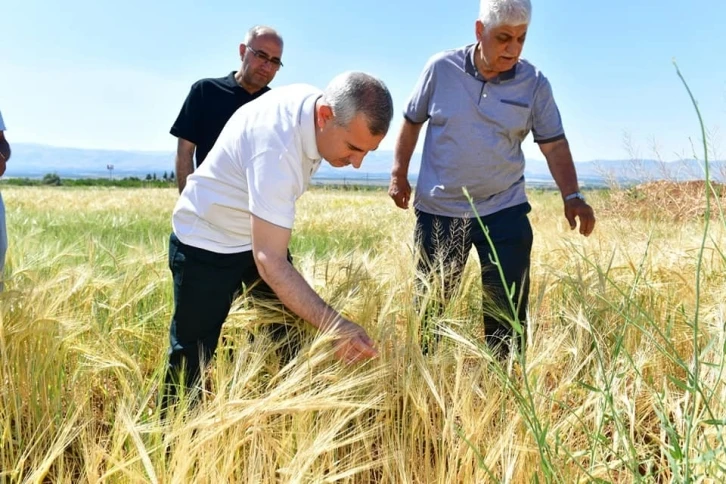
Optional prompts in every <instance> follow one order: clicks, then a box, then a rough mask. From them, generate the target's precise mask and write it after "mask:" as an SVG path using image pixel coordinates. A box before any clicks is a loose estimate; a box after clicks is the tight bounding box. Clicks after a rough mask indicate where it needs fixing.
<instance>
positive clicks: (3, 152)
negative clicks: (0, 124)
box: [0, 131, 11, 176]
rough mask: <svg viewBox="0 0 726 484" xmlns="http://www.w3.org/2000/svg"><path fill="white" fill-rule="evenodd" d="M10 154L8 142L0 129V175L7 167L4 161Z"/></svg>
mask: <svg viewBox="0 0 726 484" xmlns="http://www.w3.org/2000/svg"><path fill="white" fill-rule="evenodd" d="M10 155H11V150H10V143H8V140H7V138H5V132H4V131H0V176H2V175H4V174H5V169H6V167H7V165H6V163H7V161H8V160H9V159H10Z"/></svg>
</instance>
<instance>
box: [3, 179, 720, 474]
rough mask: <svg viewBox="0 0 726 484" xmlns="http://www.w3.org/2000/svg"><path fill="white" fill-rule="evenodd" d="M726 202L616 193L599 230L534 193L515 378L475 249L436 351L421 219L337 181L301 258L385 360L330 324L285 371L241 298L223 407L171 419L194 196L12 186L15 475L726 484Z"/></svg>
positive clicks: (209, 403)
mask: <svg viewBox="0 0 726 484" xmlns="http://www.w3.org/2000/svg"><path fill="white" fill-rule="evenodd" d="M686 192H687V193H686ZM704 193H705V192H704V191H703V189H702V187H701V188H696V189H693V188H689V189H688V190H686V191H684V192H683V193H680V194H679V192H678V191H675V192H674V191H672V190H670V189H668V190H665V189H664V188H663V187H657V186H653V185H651V186H648V187H640V189H639V190H636V189H630V190H627V191H615V192H607V191H600V192H597V193H595V194H593V196H592V197H591V198H592V204H593V206H594V207H595V209H596V215H597V216H598V225H597V227H596V229H595V233H594V234H593V235H592V236H591V237H589V238H587V239H585V238H583V237H581V236H579V235H578V234H576V233H575V232H571V231H570V230H569V228H568V227H567V222H566V220H565V219H564V217H563V216H562V213H561V212H562V206H561V202H560V200H559V198H558V195H557V194H555V193H554V192H546V191H545V192H541V191H537V192H532V193H531V194H530V196H531V203H532V205H533V211H532V213H531V220H532V224H533V227H534V232H535V247H534V253H533V269H532V291H531V307H530V318H529V325H528V332H529V336H528V339H529V345H528V347H527V349H526V353H525V354H524V356H523V357H521V358H516V359H515V358H512V359H510V360H508V361H506V362H504V363H503V364H500V363H498V362H496V361H494V360H493V359H492V358H491V356H490V354H489V352H488V350H487V349H486V348H485V347H483V346H482V345H481V343H480V341H481V339H480V333H481V331H480V321H481V311H482V310H481V298H482V294H481V288H480V287H479V279H478V273H477V261H476V260H475V254H472V256H471V258H470V260H469V264H468V266H467V270H466V273H465V275H464V282H463V285H462V290H461V291H460V293H459V294H458V295H457V297H455V298H454V300H453V301H451V303H450V304H449V305H448V306H447V307H446V309H445V311H444V312H443V314H442V315H441V317H440V318H439V319H438V320H437V323H438V328H439V331H440V332H441V333H442V334H443V338H442V340H441V342H440V344H439V347H438V348H437V350H436V352H434V353H433V354H429V355H424V354H422V352H421V348H420V345H419V338H418V331H419V327H420V325H421V316H420V315H419V314H418V313H417V311H416V309H415V307H414V304H413V299H414V295H415V294H414V284H413V276H414V267H415V265H414V260H413V254H412V247H411V240H412V234H411V231H412V227H413V214H412V213H411V211H402V210H398V209H396V208H395V207H394V206H393V204H392V202H390V200H389V199H388V198H387V197H386V195H385V194H384V193H383V192H382V191H362V192H350V191H346V192H344V191H336V190H326V189H315V190H313V191H312V192H311V193H309V194H306V195H305V196H304V197H303V198H302V199H301V203H300V206H299V214H298V220H297V222H296V229H295V233H294V239H293V242H292V246H291V251H292V253H293V255H294V257H295V265H296V266H297V268H298V269H299V270H300V271H301V273H302V274H303V275H304V276H305V277H306V279H307V280H308V281H309V282H310V283H311V284H312V285H313V287H314V288H315V289H317V290H318V291H319V293H320V294H321V295H322V296H323V297H324V298H325V299H326V300H328V301H329V302H330V303H331V304H332V305H334V306H335V307H336V308H338V309H340V310H341V311H343V312H344V313H345V314H346V315H347V316H349V317H350V318H351V319H353V320H354V321H357V322H359V323H360V324H362V325H363V326H364V327H365V328H366V329H367V330H368V331H369V333H370V334H371V335H372V337H373V338H374V339H375V340H376V341H377V344H378V347H379V349H380V353H381V354H380V357H379V358H378V359H376V360H374V361H371V362H369V363H367V364H364V365H359V366H355V367H345V366H343V365H341V364H339V363H336V362H335V361H334V359H333V358H332V357H331V355H330V350H329V344H327V342H326V340H325V339H324V338H321V337H317V336H316V335H314V334H310V336H309V339H308V340H307V341H308V343H307V345H306V346H305V348H304V350H303V351H302V352H301V353H300V354H299V355H298V357H297V358H296V359H295V360H294V361H293V362H292V363H291V364H290V365H288V366H287V367H284V368H280V366H279V364H278V361H277V360H276V357H275V352H274V348H273V347H272V344H271V343H270V342H269V340H267V339H266V338H265V337H264V336H262V335H261V333H260V332H259V329H258V328H259V326H260V324H264V322H265V321H266V320H268V319H269V318H274V315H270V314H269V313H267V312H264V311H262V310H261V309H259V308H254V307H251V306H250V305H249V304H247V303H244V302H240V304H238V305H236V306H235V308H234V309H233V312H232V314H231V316H230V318H229V320H228V323H227V324H226V325H225V333H224V335H225V337H224V339H223V343H222V347H221V349H220V351H219V352H218V356H219V357H218V358H217V359H216V360H215V361H214V363H213V365H212V367H211V369H210V372H209V374H208V381H207V384H206V388H207V390H208V391H207V393H206V394H205V396H204V401H203V403H202V404H201V405H199V406H198V407H196V408H194V409H190V410H189V411H186V412H184V411H180V412H177V413H176V414H174V416H173V418H171V419H170V420H169V421H167V422H166V423H162V421H161V419H160V416H159V410H158V407H157V398H158V386H159V383H160V381H161V375H162V373H163V368H164V364H165V354H166V350H167V344H168V343H167V330H168V323H169V318H170V313H171V309H172V300H171V277H170V274H169V271H168V268H167V266H166V244H167V240H168V234H169V230H170V221H169V219H170V213H171V210H172V207H173V204H174V202H175V200H176V192H175V190H174V189H114V188H63V187H6V188H3V193H2V195H3V197H4V199H5V203H6V207H7V216H8V228H9V232H10V249H9V252H8V266H7V271H8V275H9V280H8V281H7V283H6V290H5V292H4V293H2V294H0V378H1V379H2V386H1V387H0V482H73V483H75V482H184V483H185V482H209V483H218V482H295V483H302V482H314V483H319V482H350V483H372V482H376V483H378V482H381V483H401V482H411V483H429V482H430V483H439V482H442V483H461V482H464V483H479V482H563V483H572V482H723V481H724V480H726V443H725V442H724V440H725V438H726V437H724V426H725V425H726V387H725V386H724V380H725V377H724V369H725V363H726V362H725V361H724V349H725V348H726V346H725V345H726V326H725V325H726V256H725V255H724V246H723V241H724V240H726V239H725V238H724V236H725V235H726V234H725V233H724V232H725V229H726V224H725V223H724V218H723V214H722V213H721V212H719V206H718V204H716V203H715V199H713V198H711V206H710V210H711V212H712V215H713V216H712V217H710V218H708V219H707V218H705V217H704V214H705V211H706V210H707V205H706V203H705V200H706V198H705V195H704ZM659 195H667V196H668V197H669V198H668V200H670V202H666V201H664V199H663V198H662V197H661V198H658V196H659ZM687 197H690V198H687ZM674 200H675V201H674ZM694 202H697V204H695V205H694ZM694 206H695V207H697V208H696V209H693V207H694ZM674 207H675V208H674ZM684 207H685V208H684ZM250 334H255V335H257V336H258V337H256V338H254V342H253V343H250V342H249V338H248V336H249V335H250Z"/></svg>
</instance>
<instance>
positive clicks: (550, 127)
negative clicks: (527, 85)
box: [532, 74, 565, 143]
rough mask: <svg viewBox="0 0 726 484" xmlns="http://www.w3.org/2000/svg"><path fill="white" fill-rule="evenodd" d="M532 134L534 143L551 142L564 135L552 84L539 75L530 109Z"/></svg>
mask: <svg viewBox="0 0 726 484" xmlns="http://www.w3.org/2000/svg"><path fill="white" fill-rule="evenodd" d="M532 135H533V137H534V141H535V142H536V143H551V142H553V141H557V140H560V139H563V138H564V137H565V129H564V127H563V126H562V119H561V117H560V110H559V109H558V108H557V103H555V98H554V96H553V94H552V86H550V83H549V81H548V80H547V78H546V77H545V76H543V75H542V74H540V75H539V79H538V82H537V87H536V88H535V93H534V107H533V109H532Z"/></svg>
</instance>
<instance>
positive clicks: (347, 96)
mask: <svg viewBox="0 0 726 484" xmlns="http://www.w3.org/2000/svg"><path fill="white" fill-rule="evenodd" d="M323 99H324V101H325V103H326V104H328V105H329V106H330V107H331V108H332V110H333V115H334V116H335V122H336V124H338V125H339V126H348V125H349V124H350V122H351V121H352V120H353V118H354V117H355V116H356V115H357V114H359V113H360V114H362V115H363V116H365V118H366V120H368V130H369V131H370V132H371V134H372V135H374V136H375V135H380V134H386V133H387V132H388V128H389V126H390V125H391V119H393V99H392V98H391V93H390V92H388V88H387V87H386V85H385V84H384V83H383V81H381V80H380V79H377V78H375V77H373V76H371V75H369V74H366V73H364V72H344V73H343V74H339V75H337V76H335V78H333V80H332V81H330V84H328V87H326V88H325V93H324V94H323Z"/></svg>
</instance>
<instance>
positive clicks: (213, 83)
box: [170, 25, 283, 193]
mask: <svg viewBox="0 0 726 484" xmlns="http://www.w3.org/2000/svg"><path fill="white" fill-rule="evenodd" d="M282 47H283V42H282V37H281V36H280V34H278V33H277V31H275V30H274V29H272V28H270V27H265V26H259V25H258V26H255V27H252V28H251V29H250V30H249V31H248V32H247V35H246V37H245V42H244V43H243V44H240V46H239V55H240V58H241V59H242V66H241V67H240V69H239V70H238V71H235V72H231V73H230V74H229V75H228V76H225V77H219V78H208V79H201V80H199V81H197V82H195V83H194V84H193V85H192V88H191V90H190V91H189V95H188V96H187V98H186V100H185V101H184V105H183V106H182V109H181V112H180V113H179V116H178V117H177V119H176V121H175V122H174V125H173V126H172V127H171V131H170V132H171V134H172V135H174V136H176V137H177V138H178V142H177V153H176V163H175V165H176V178H177V185H178V186H179V193H181V192H182V190H183V189H184V186H185V185H186V182H187V177H188V176H189V175H190V174H191V173H192V172H193V171H194V170H195V164H194V162H193V158H194V157H195V155H196V168H198V167H199V165H201V164H202V162H203V161H204V158H206V156H207V153H209V150H211V149H212V146H214V142H215V141H217V137H218V136H219V133H220V132H221V131H222V128H223V127H224V125H225V124H226V123H227V121H228V120H229V118H230V117H231V116H232V114H234V112H235V111H236V110H237V109H238V108H239V107H241V106H243V105H244V104H247V103H248V102H250V101H252V100H253V99H257V98H258V97H260V96H261V95H263V94H264V93H266V92H267V91H269V90H270V88H269V87H267V85H268V84H269V83H270V82H272V80H273V79H274V78H275V74H277V71H279V70H280V67H282V61H281V58H282Z"/></svg>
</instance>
